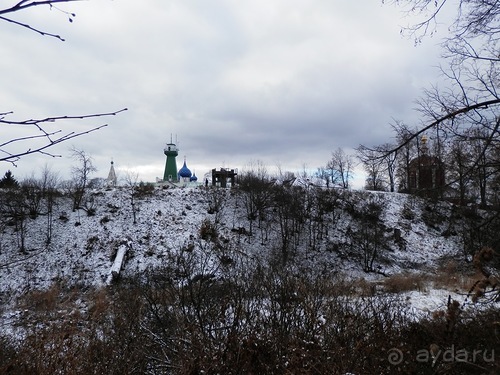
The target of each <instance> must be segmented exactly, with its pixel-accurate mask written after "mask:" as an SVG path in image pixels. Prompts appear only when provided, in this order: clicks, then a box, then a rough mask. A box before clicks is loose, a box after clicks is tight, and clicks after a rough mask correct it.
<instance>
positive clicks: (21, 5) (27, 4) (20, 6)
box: [0, 0, 82, 42]
mask: <svg viewBox="0 0 500 375" xmlns="http://www.w3.org/2000/svg"><path fill="white" fill-rule="evenodd" d="M75 1H82V0H47V1H30V0H22V1H19V2H18V3H17V4H14V5H12V6H11V7H8V8H4V9H0V20H2V21H6V22H10V23H13V24H15V25H17V26H21V27H24V28H26V29H28V30H31V31H34V32H36V33H38V34H40V35H44V36H50V37H53V38H56V39H59V40H61V41H63V42H64V39H63V38H62V37H61V36H60V35H57V34H52V33H48V32H45V31H43V30H40V29H38V28H35V27H33V26H31V25H29V24H26V23H23V22H19V21H16V20H14V19H12V18H8V17H5V16H3V15H5V14H9V15H10V14H12V13H16V12H20V11H23V10H25V9H28V8H32V7H36V6H42V5H48V6H50V9H56V10H58V11H60V12H62V13H64V14H65V15H66V16H68V21H69V22H73V18H74V17H76V14H75V13H70V12H67V11H64V10H61V9H59V8H57V7H55V5H54V4H59V3H70V2H75Z"/></svg>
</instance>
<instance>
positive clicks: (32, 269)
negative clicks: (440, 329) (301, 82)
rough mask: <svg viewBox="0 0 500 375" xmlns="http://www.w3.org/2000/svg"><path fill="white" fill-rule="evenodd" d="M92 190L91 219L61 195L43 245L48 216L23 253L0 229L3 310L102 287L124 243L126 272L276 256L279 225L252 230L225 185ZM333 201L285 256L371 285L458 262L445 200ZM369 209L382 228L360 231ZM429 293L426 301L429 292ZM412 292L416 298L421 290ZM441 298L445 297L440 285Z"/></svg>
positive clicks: (213, 266) (348, 194) (29, 235)
mask: <svg viewBox="0 0 500 375" xmlns="http://www.w3.org/2000/svg"><path fill="white" fill-rule="evenodd" d="M91 195H92V197H91V198H92V206H93V207H94V209H95V212H93V214H92V215H91V216H89V215H87V213H86V212H85V211H84V210H77V211H74V212H73V211H72V210H71V201H70V199H69V198H64V197H62V198H60V199H58V201H57V204H56V206H55V214H54V223H53V228H52V232H51V239H50V243H49V244H46V239H47V230H48V221H47V220H48V218H47V217H46V216H38V217H37V218H36V219H29V220H28V222H27V225H26V229H25V250H23V251H21V250H20V239H19V237H20V233H19V231H16V230H15V227H14V226H9V225H6V226H5V227H4V229H3V232H2V233H1V236H0V298H1V300H0V302H1V303H2V305H3V306H4V313H5V314H7V311H8V310H9V309H8V308H6V306H9V305H11V304H12V303H13V301H14V300H15V297H17V296H19V295H23V294H25V293H27V292H29V291H33V290H36V289H46V288H49V287H50V286H51V285H52V284H53V283H54V282H61V281H62V282H65V283H68V284H80V285H88V286H105V285H106V284H107V283H109V280H110V272H111V269H112V266H113V262H114V261H115V257H116V254H117V250H118V249H119V247H120V246H127V250H128V251H127V253H126V256H125V262H124V265H123V269H122V272H121V276H122V277H130V276H133V275H140V274H141V273H144V272H145V271H146V270H148V269H151V268H155V267H159V266H161V265H165V264H168V263H169V262H173V261H174V259H175V258H176V257H179V256H180V255H179V254H185V253H189V254H202V256H201V255H200V256H199V259H200V271H199V273H200V274H203V273H206V272H208V271H207V269H209V270H210V272H218V270H220V269H221V268H220V267H219V266H220V265H221V264H222V265H226V266H228V264H229V266H230V263H231V257H232V256H233V254H236V253H237V254H239V255H241V256H244V257H247V258H248V259H252V260H254V261H256V262H263V261H267V260H268V259H270V258H271V257H273V256H276V253H278V254H279V250H278V249H279V248H280V236H279V223H278V222H277V221H275V220H273V219H268V220H267V223H265V224H261V226H264V225H265V226H266V228H265V230H264V229H262V228H261V229H260V230H259V229H258V228H256V227H257V224H256V223H254V224H253V225H254V232H253V236H250V235H249V221H248V219H247V214H246V211H245V207H244V204H243V202H242V197H241V196H240V195H239V194H236V192H235V191H233V190H230V189H216V190H214V189H211V188H210V189H206V188H204V187H184V188H172V187H170V188H165V187H164V188H159V187H156V188H155V189H154V190H153V191H152V192H151V193H150V194H144V195H142V196H140V197H137V196H136V197H135V198H134V202H133V203H134V206H133V205H132V200H131V194H130V189H127V188H126V187H121V188H115V189H111V190H101V191H94V192H92V194H91ZM337 198H338V200H337V202H336V211H335V214H334V215H332V218H331V220H330V222H329V223H327V224H326V225H329V226H330V227H331V228H330V229H329V230H328V231H327V235H325V236H322V238H320V239H319V240H318V241H317V243H315V244H314V245H312V244H311V241H310V237H308V235H307V233H306V232H307V228H303V231H304V233H303V234H301V235H300V236H301V237H299V240H298V247H297V249H296V250H295V251H294V253H293V259H292V260H291V261H290V263H292V264H295V265H297V267H299V268H300V269H301V272H303V271H304V270H307V272H311V273H315V272H321V270H322V269H328V270H329V272H332V273H334V274H338V275H341V277H343V278H352V279H365V280H367V281H369V282H377V281H380V280H383V279H384V278H385V277H386V276H390V275H394V274H399V273H403V272H420V273H430V274H432V273H435V272H437V270H438V269H439V268H440V267H443V264H444V263H445V261H449V260H450V259H455V260H456V262H458V263H460V262H462V261H463V256H462V255H461V253H462V249H463V244H462V243H461V237H459V236H458V235H456V234H455V235H454V233H457V231H455V230H454V228H453V225H451V224H450V220H449V218H450V217H451V215H452V211H453V206H452V205H451V204H449V203H446V202H438V203H436V202H434V203H429V202H426V201H424V200H422V199H419V198H416V197H413V196H409V195H404V194H396V193H375V192H363V191H339V192H338V195H337ZM214 204H216V205H217V210H215V211H214V210H213V205H214ZM370 207H372V208H373V207H379V208H381V211H380V221H381V223H380V225H379V227H380V228H382V231H381V232H380V233H377V232H374V233H372V232H370V233H368V232H366V233H365V231H369V230H370V229H372V228H370V227H371V226H372V225H373V223H371V222H370V221H367V220H364V219H363V215H370V214H371V213H370V211H369V210H370ZM134 210H135V211H136V215H135V216H136V223H134ZM271 212H272V211H271ZM207 225H208V226H209V227H213V228H215V229H213V230H216V231H217V241H216V242H217V243H216V244H214V241H212V239H211V238H210V236H208V238H207V236H206V233H205V234H204V233H203V231H204V230H206V229H207V228H206V227H207ZM454 225H455V224H454ZM457 225H458V224H457ZM263 231H265V234H263ZM373 234H375V235H376V236H378V237H379V239H375V240H373V239H371V240H370V241H371V242H370V241H368V240H366V239H365V238H364V237H363V236H369V235H373ZM301 238H302V239H301ZM308 238H309V239H308ZM353 238H358V242H356V243H354V240H353ZM379 240H383V241H379ZM367 241H368V242H367ZM373 241H375V242H376V244H375V246H379V247H380V248H379V249H378V250H377V253H376V254H375V256H374V261H373V265H374V267H373V270H372V271H374V272H365V271H366V267H364V266H365V265H366V260H367V259H366V256H367V254H363V248H364V246H367V247H368V250H367V251H371V248H369V246H373ZM273 254H274V255H273ZM371 255H372V253H371V252H370V254H369V256H370V257H371ZM191 256H192V255H191ZM197 256H198V255H197ZM202 258H203V259H202ZM201 263H203V265H201ZM207 264H209V266H207ZM364 268H365V269H364ZM447 292H448V291H445V292H444V293H447ZM426 293H427V297H426V298H429V296H428V293H429V290H427V291H426ZM411 298H412V299H413V300H414V301H415V304H416V305H418V306H420V305H421V303H419V302H418V299H419V297H418V295H415V294H413V295H412V296H411ZM422 298H424V296H423V295H422ZM438 298H439V299H441V298H443V292H442V291H441V292H439V293H438ZM430 300H431V301H430V302H429V303H428V304H431V305H436V304H437V303H438V302H436V300H435V299H432V297H431V298H430ZM424 305H425V304H424ZM419 308H422V309H425V308H426V307H425V306H420V307H419Z"/></svg>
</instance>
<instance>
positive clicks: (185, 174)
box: [179, 159, 191, 178]
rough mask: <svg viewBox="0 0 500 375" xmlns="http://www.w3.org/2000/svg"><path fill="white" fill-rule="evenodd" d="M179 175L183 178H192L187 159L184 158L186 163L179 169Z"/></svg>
mask: <svg viewBox="0 0 500 375" xmlns="http://www.w3.org/2000/svg"><path fill="white" fill-rule="evenodd" d="M179 176H181V177H183V178H190V177H191V171H190V170H189V168H188V167H187V165H186V159H184V165H183V166H182V168H181V169H179Z"/></svg>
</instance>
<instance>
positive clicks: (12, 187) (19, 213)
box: [0, 148, 96, 251]
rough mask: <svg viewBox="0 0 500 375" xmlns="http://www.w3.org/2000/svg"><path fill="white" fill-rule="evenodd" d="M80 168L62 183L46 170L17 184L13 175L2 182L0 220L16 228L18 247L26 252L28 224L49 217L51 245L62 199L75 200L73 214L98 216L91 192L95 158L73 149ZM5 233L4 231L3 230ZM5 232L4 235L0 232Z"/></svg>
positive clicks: (48, 230) (47, 228)
mask: <svg viewBox="0 0 500 375" xmlns="http://www.w3.org/2000/svg"><path fill="white" fill-rule="evenodd" d="M72 156H73V159H74V160H75V162H76V164H75V166H74V167H73V170H72V178H71V179H69V180H64V181H61V179H60V177H59V175H58V173H57V172H54V171H52V170H51V169H50V168H49V167H47V166H45V167H44V169H43V170H42V171H41V175H40V176H35V175H34V174H33V175H31V176H30V177H28V178H25V179H23V180H22V181H17V180H16V178H15V177H14V176H13V174H12V172H11V171H7V172H6V173H5V175H4V177H3V178H2V179H0V220H1V222H2V225H3V226H4V227H5V226H7V225H9V226H12V227H13V228H14V230H15V231H16V233H17V234H18V236H17V238H18V245H19V246H18V247H19V249H20V250H21V251H25V250H26V246H25V245H26V244H25V240H26V236H27V230H28V226H27V220H29V219H36V218H37V217H39V216H45V217H46V218H47V221H46V224H47V225H46V230H45V234H46V238H45V242H46V244H47V245H48V244H49V243H50V242H51V240H52V230H53V225H54V208H55V207H56V205H57V204H58V203H59V199H58V198H60V197H62V196H66V197H68V198H70V199H71V202H72V208H73V210H80V209H81V210H84V211H85V212H86V213H87V214H88V215H93V214H94V213H95V202H94V199H93V195H92V194H91V192H90V191H89V190H90V188H91V187H92V185H93V183H94V182H95V181H94V180H92V179H91V178H90V176H91V174H92V173H93V172H95V170H96V168H95V167H94V165H93V162H92V158H91V157H90V156H89V155H88V154H87V153H86V152H85V151H83V150H78V149H75V148H74V149H73V150H72ZM0 229H2V231H3V229H4V228H0ZM0 232H1V231H0Z"/></svg>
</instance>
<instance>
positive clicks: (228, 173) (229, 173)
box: [212, 168, 238, 188]
mask: <svg viewBox="0 0 500 375" xmlns="http://www.w3.org/2000/svg"><path fill="white" fill-rule="evenodd" d="M237 175H238V172H237V171H235V170H234V169H225V168H221V169H220V171H218V170H216V169H215V168H214V169H212V186H220V187H223V188H225V187H227V180H230V181H231V187H232V186H234V185H235V183H236V176H237Z"/></svg>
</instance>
